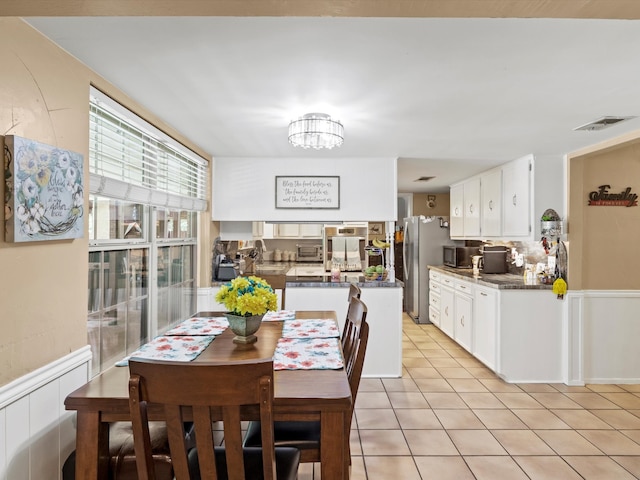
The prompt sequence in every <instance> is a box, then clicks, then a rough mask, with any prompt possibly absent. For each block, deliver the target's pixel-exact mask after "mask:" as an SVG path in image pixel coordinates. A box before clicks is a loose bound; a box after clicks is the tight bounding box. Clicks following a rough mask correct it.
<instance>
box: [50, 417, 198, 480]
mask: <svg viewBox="0 0 640 480" xmlns="http://www.w3.org/2000/svg"><path fill="white" fill-rule="evenodd" d="M149 437H150V439H151V448H152V458H153V464H154V466H155V470H156V480H173V478H174V476H173V467H172V465H171V455H170V453H169V439H168V437H167V428H166V425H165V423H164V422H149ZM187 437H188V438H187V440H188V441H191V439H192V438H193V432H191V431H190V430H188V433H187ZM75 478H76V451H75V450H74V451H73V452H71V454H70V455H69V456H68V457H67V459H66V460H65V462H64V464H63V466H62V480H75ZM107 479H108V480H138V472H137V470H136V456H135V452H134V450H133V427H132V426H131V422H113V423H110V424H109V473H108V475H107Z"/></svg>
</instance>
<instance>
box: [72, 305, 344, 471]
mask: <svg viewBox="0 0 640 480" xmlns="http://www.w3.org/2000/svg"><path fill="white" fill-rule="evenodd" d="M208 316H210V317H216V316H224V312H198V313H196V314H195V315H194V317H208ZM295 319H296V320H304V319H333V320H334V321H335V320H336V312H334V311H317V310H316V311H311V310H309V311H296V312H295ZM282 329H283V321H282V320H279V321H263V322H262V325H261V326H260V329H259V330H258V332H257V333H256V336H257V337H258V340H257V342H255V343H253V344H249V345H242V344H237V343H234V342H233V338H234V334H233V332H232V331H231V329H229V328H227V329H226V330H224V331H223V332H222V333H221V334H220V335H217V336H216V337H215V339H214V340H213V341H212V342H211V343H210V344H209V345H208V346H207V347H206V348H205V349H204V350H203V351H202V352H201V353H200V354H199V355H198V356H197V357H196V358H195V359H193V360H192V361H191V362H192V363H198V362H227V361H238V360H252V359H261V358H273V355H274V351H275V348H276V345H277V344H278V340H279V339H280V338H281V337H282ZM338 343H340V342H338ZM128 382H129V368H128V367H126V366H113V367H110V368H108V369H106V370H105V371H103V372H102V373H100V374H99V375H97V376H95V377H93V378H92V379H91V380H89V382H87V383H86V384H84V385H83V386H81V387H80V388H78V389H77V390H75V391H73V392H72V393H70V394H69V395H68V396H67V397H66V399H65V402H64V405H65V408H66V410H75V411H76V414H77V430H76V479H77V480H86V479H98V480H107V478H108V470H109V465H108V464H109V424H110V423H111V422H118V421H130V420H131V417H130V414H129V397H128ZM176 388H179V385H176ZM204 388H211V389H212V391H214V390H215V385H211V386H206V387H204ZM351 403H352V399H351V390H350V387H349V380H348V377H347V374H346V372H345V369H344V368H337V369H326V368H325V369H313V368H312V369H282V370H275V371H274V403H273V409H274V420H275V421H279V420H282V421H320V444H321V448H320V464H321V476H322V479H323V480H339V479H345V480H346V479H348V478H349V464H350V459H349V458H348V452H349V443H348V442H349V429H348V425H349V416H350V415H351V412H352V405H351ZM243 419H244V420H256V419H258V416H257V411H251V410H249V409H248V410H246V411H245V412H243ZM149 420H163V414H162V410H161V408H160V407H159V406H154V405H149Z"/></svg>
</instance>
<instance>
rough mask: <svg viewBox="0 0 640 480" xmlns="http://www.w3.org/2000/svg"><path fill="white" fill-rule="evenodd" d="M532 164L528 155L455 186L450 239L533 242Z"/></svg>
mask: <svg viewBox="0 0 640 480" xmlns="http://www.w3.org/2000/svg"><path fill="white" fill-rule="evenodd" d="M533 161H534V159H533V155H527V156H524V157H522V158H519V159H517V160H513V161H511V162H509V163H506V164H504V165H502V166H500V167H496V168H494V169H492V170H488V171H486V172H484V173H482V174H480V175H478V176H475V177H472V178H470V179H467V180H465V181H464V182H461V183H458V184H455V185H452V186H451V188H450V206H451V211H450V235H451V237H452V238H468V239H484V238H490V237H511V238H518V237H529V238H531V236H532V232H533V229H532V222H533V221H534V220H535V219H534V218H533V212H532V205H533V196H534V195H533V188H534V185H533V182H532V178H533V174H532V170H533ZM538 189H539V188H538V187H537V186H536V193H537V190H538ZM541 213H542V212H541Z"/></svg>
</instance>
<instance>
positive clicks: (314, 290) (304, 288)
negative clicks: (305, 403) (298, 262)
mask: <svg viewBox="0 0 640 480" xmlns="http://www.w3.org/2000/svg"><path fill="white" fill-rule="evenodd" d="M292 273H294V272H292ZM351 283H355V284H356V285H358V286H359V287H360V289H361V290H362V295H361V297H360V298H361V299H362V301H363V302H364V303H365V304H366V306H367V322H368V323H369V327H370V333H369V343H368V345H367V353H366V356H365V361H364V369H363V371H362V375H363V376H364V377H401V376H402V293H403V283H402V282H400V281H397V280H396V281H393V282H378V281H367V280H366V279H365V278H364V277H363V276H362V273H356V272H354V273H342V274H341V278H340V281H332V280H331V275H330V274H329V273H328V272H326V273H323V274H322V275H313V276H309V275H287V276H286V278H285V309H286V310H316V309H320V310H334V311H335V312H336V314H337V316H338V322H339V323H340V328H341V329H342V328H343V327H344V321H345V319H346V316H347V306H348V301H347V297H348V293H349V286H350V285H351ZM321 306H322V308H320V307H321Z"/></svg>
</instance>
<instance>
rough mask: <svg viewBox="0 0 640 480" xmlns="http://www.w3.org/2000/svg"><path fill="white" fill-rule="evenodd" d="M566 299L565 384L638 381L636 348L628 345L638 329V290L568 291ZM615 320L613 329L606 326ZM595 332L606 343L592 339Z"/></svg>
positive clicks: (638, 369)
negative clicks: (605, 313) (603, 337)
mask: <svg viewBox="0 0 640 480" xmlns="http://www.w3.org/2000/svg"><path fill="white" fill-rule="evenodd" d="M567 301H568V305H567V311H566V320H567V321H566V324H567V382H566V383H567V385H584V384H586V383H600V384H603V383H604V384H634V383H640V362H636V361H635V360H634V358H637V355H638V354H637V352H638V350H637V347H636V346H635V345H634V344H631V346H630V341H631V340H630V339H633V338H635V337H636V336H637V335H636V333H637V331H638V328H637V325H638V323H636V322H637V320H636V319H637V311H638V309H639V308H640V290H582V291H569V292H568V294H567ZM629 302H631V303H629ZM603 311H604V312H607V313H608V312H615V315H616V317H614V318H612V317H611V315H613V313H611V315H604V314H603V313H602V312H603ZM614 322H615V327H616V328H612V329H608V325H609V324H612V325H614ZM629 330H633V331H629ZM598 331H599V332H600V335H602V334H603V333H604V334H605V335H606V336H607V339H606V342H607V343H606V345H603V344H602V342H600V343H599V337H598V338H595V337H597V336H598V335H599V333H598ZM609 333H610V335H609ZM605 346H606V347H607V348H608V349H607V350H605V349H604V348H602V347H605ZM629 358H631V360H627V361H620V359H629ZM589 375H592V376H589Z"/></svg>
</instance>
